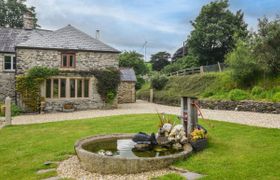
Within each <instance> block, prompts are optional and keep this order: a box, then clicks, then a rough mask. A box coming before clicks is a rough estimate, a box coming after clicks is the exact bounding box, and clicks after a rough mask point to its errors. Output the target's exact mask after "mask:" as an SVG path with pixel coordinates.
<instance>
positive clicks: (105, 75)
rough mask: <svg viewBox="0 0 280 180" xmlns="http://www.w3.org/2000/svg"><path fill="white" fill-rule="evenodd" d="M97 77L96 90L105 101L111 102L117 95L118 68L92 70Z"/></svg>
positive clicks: (118, 82)
mask: <svg viewBox="0 0 280 180" xmlns="http://www.w3.org/2000/svg"><path fill="white" fill-rule="evenodd" d="M93 74H94V76H95V77H96V79H97V91H98V93H99V94H100V96H101V98H102V100H103V101H104V102H105V103H109V104H110V103H112V102H113V101H114V99H115V97H116V95H117V91H118V86H119V84H120V72H119V70H118V69H114V68H107V69H98V70H94V71H93Z"/></svg>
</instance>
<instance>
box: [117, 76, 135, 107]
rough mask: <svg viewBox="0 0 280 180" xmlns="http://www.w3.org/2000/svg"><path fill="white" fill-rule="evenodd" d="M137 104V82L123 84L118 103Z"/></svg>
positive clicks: (120, 86) (119, 90) (120, 88)
mask: <svg viewBox="0 0 280 180" xmlns="http://www.w3.org/2000/svg"><path fill="white" fill-rule="evenodd" d="M134 102H135V82H125V81H123V82H121V84H120V85H119V89H118V103H119V104H121V103H134Z"/></svg>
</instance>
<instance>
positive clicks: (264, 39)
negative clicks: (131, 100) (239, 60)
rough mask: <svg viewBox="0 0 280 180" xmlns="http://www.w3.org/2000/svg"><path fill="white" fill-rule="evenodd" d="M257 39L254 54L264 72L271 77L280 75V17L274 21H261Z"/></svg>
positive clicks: (264, 19)
mask: <svg viewBox="0 0 280 180" xmlns="http://www.w3.org/2000/svg"><path fill="white" fill-rule="evenodd" d="M255 38H256V45H255V48H254V53H255V55H256V57H257V60H258V61H259V63H260V64H261V67H262V68H263V70H264V72H266V73H268V74H270V75H276V74H280V56H279V55H280V48H279V44H280V17H276V19H275V20H272V21H269V20H268V19H267V18H263V19H260V20H259V29H258V33H257V34H256V36H255Z"/></svg>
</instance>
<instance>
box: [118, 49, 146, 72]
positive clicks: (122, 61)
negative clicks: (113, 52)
mask: <svg viewBox="0 0 280 180" xmlns="http://www.w3.org/2000/svg"><path fill="white" fill-rule="evenodd" d="M118 60H119V65H120V67H129V68H133V69H134V71H135V74H136V75H145V74H146V73H147V72H148V68H147V66H146V64H145V62H144V59H143V55H141V54H139V53H137V52H135V51H130V52H127V51H125V52H123V53H121V54H120V55H119V57H118Z"/></svg>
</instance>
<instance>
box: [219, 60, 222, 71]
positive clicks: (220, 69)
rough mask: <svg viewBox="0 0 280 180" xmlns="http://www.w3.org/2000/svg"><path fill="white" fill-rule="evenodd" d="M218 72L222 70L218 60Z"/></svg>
mask: <svg viewBox="0 0 280 180" xmlns="http://www.w3.org/2000/svg"><path fill="white" fill-rule="evenodd" d="M218 67H219V72H222V68H221V64H220V63H219V62H218Z"/></svg>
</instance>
